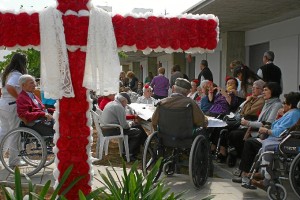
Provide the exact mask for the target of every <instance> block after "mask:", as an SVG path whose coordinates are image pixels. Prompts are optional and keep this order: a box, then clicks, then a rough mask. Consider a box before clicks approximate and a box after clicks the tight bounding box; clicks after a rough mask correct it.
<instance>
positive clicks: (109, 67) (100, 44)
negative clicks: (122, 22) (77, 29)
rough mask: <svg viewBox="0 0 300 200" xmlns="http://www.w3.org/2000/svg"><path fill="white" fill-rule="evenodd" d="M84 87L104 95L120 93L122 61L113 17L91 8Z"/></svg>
mask: <svg viewBox="0 0 300 200" xmlns="http://www.w3.org/2000/svg"><path fill="white" fill-rule="evenodd" d="M86 53H87V54H86V62H85V71H84V78H83V86H84V87H86V88H87V89H91V90H94V91H96V93H97V94H100V95H103V94H104V92H118V91H119V75H120V72H121V66H120V60H119V57H118V52H117V42H116V38H115V32H114V29H113V24H112V17H111V16H110V15H109V14H108V13H107V12H105V11H104V10H102V9H98V8H95V7H93V8H91V10H90V21H89V30H88V43H87V52H86Z"/></svg>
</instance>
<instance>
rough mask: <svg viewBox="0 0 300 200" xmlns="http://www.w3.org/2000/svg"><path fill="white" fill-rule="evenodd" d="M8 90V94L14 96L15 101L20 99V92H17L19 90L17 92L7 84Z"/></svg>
mask: <svg viewBox="0 0 300 200" xmlns="http://www.w3.org/2000/svg"><path fill="white" fill-rule="evenodd" d="M6 90H7V92H8V93H9V94H10V95H11V96H13V97H14V98H15V99H17V98H18V92H17V90H16V88H15V87H14V86H11V85H8V84H6Z"/></svg>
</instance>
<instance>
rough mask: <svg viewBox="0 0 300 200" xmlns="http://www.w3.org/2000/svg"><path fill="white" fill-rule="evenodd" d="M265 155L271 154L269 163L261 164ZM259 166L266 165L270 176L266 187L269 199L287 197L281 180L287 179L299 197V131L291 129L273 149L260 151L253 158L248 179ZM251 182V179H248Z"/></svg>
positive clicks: (277, 199)
mask: <svg viewBox="0 0 300 200" xmlns="http://www.w3.org/2000/svg"><path fill="white" fill-rule="evenodd" d="M266 155H272V160H271V162H270V164H268V165H264V164H262V159H263V157H264V156H266ZM261 167H266V170H267V172H268V173H269V174H270V176H271V180H270V184H269V186H268V188H267V194H268V198H269V199H272V200H273V199H274V200H275V199H276V200H279V199H280V200H285V199H287V190H286V188H285V187H284V185H283V183H282V180H289V183H290V185H291V188H292V189H293V191H294V193H295V194H296V195H297V196H298V198H299V199H300V132H299V131H292V132H290V133H288V134H287V135H286V136H285V137H283V140H282V141H281V142H280V143H279V145H278V148H276V149H275V150H274V151H266V152H264V153H261V150H260V152H259V153H258V154H257V156H256V158H255V162H254V163H253V165H252V167H251V169H250V173H251V177H250V180H252V179H253V177H254V174H255V173H256V172H258V171H259V170H260V168H261ZM250 182H251V181H250Z"/></svg>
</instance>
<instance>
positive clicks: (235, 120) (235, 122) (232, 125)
mask: <svg viewBox="0 0 300 200" xmlns="http://www.w3.org/2000/svg"><path fill="white" fill-rule="evenodd" d="M223 121H224V122H226V123H227V126H228V128H229V129H236V128H238V127H239V126H240V125H241V116H240V114H235V115H234V116H233V117H230V116H229V115H226V116H224V118H223Z"/></svg>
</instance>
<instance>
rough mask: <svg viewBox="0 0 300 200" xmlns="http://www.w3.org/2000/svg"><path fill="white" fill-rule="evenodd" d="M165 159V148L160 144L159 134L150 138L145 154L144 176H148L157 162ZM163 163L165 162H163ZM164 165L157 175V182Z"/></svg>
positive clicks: (154, 134) (155, 133) (147, 141)
mask: <svg viewBox="0 0 300 200" xmlns="http://www.w3.org/2000/svg"><path fill="white" fill-rule="evenodd" d="M160 157H163V147H162V146H161V144H160V141H159V138H158V135H157V132H154V133H152V134H151V135H149V136H148V138H147V140H146V142H145V147H144V153H143V159H142V170H143V174H144V176H146V175H147V174H148V173H149V172H150V171H151V169H152V168H153V167H154V165H155V164H156V162H157V160H158V159H159V158H160ZM162 162H163V161H162ZM162 166H163V163H161V165H160V167H159V170H158V172H157V174H156V175H155V181H156V180H157V179H158V178H159V176H160V174H161V172H162Z"/></svg>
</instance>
